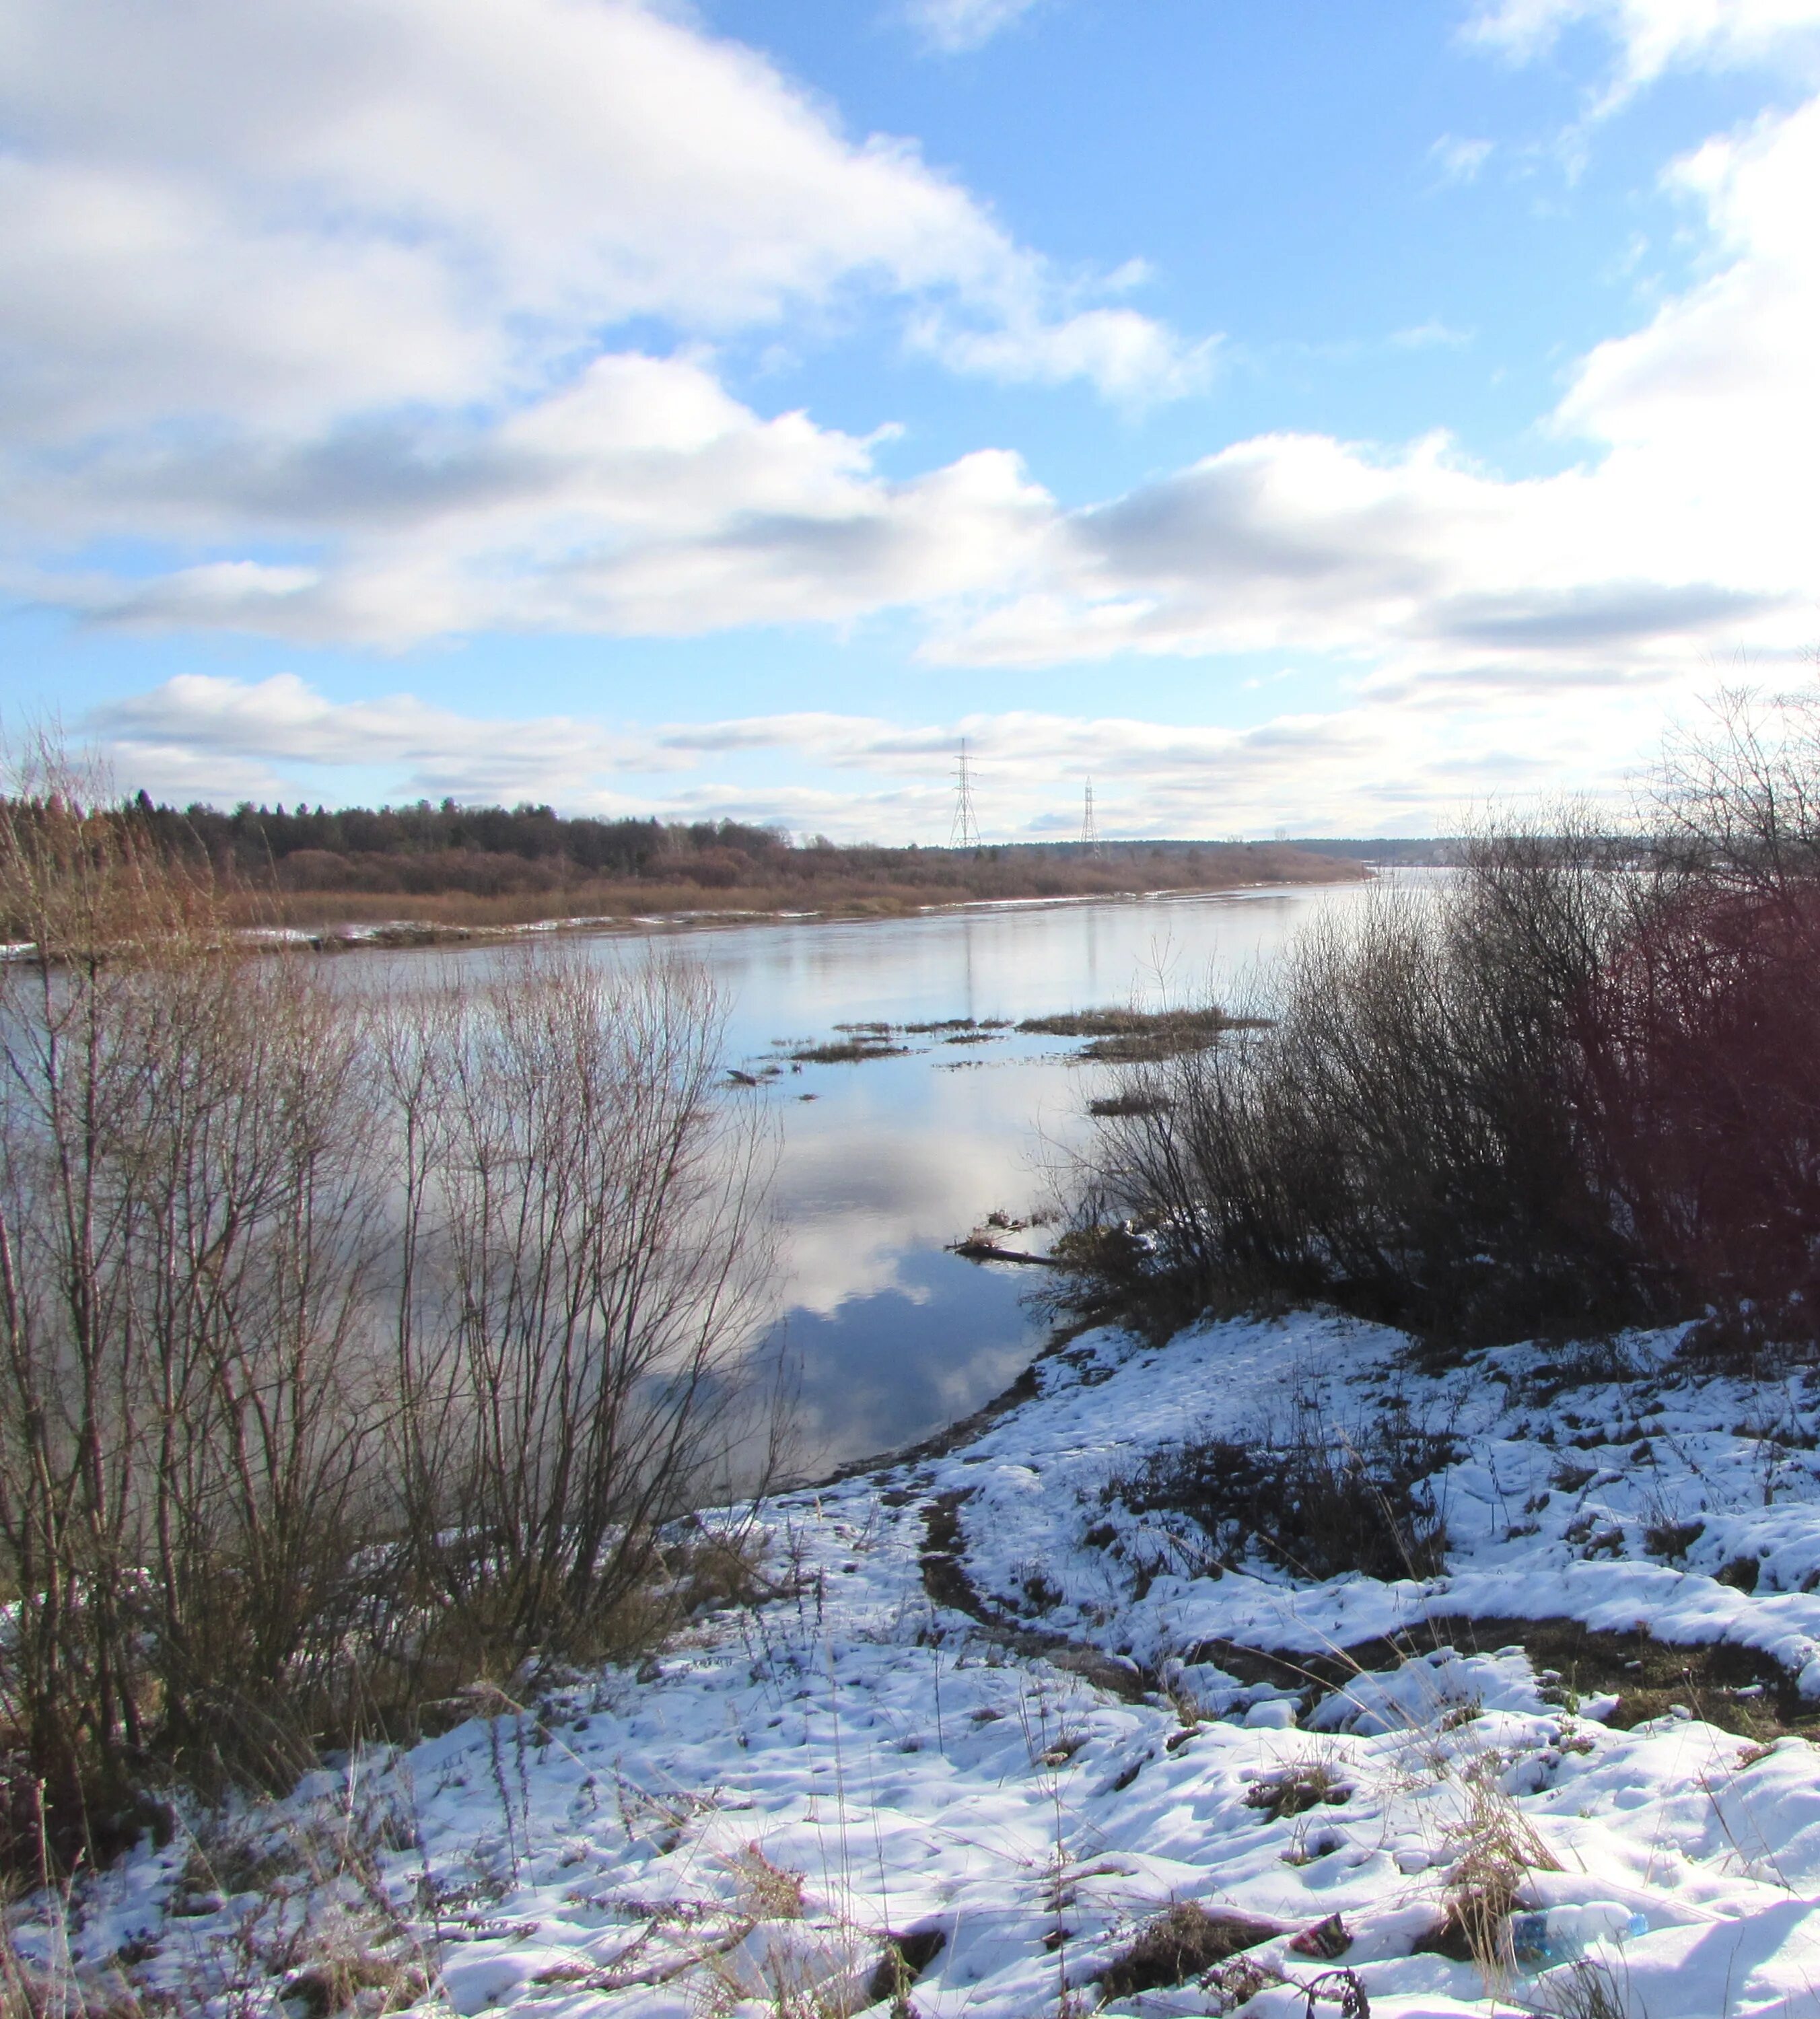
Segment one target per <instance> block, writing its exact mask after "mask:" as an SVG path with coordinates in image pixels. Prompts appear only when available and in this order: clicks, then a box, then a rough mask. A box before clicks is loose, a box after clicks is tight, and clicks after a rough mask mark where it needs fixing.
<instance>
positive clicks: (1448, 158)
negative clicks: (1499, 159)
mask: <svg viewBox="0 0 1820 2019" xmlns="http://www.w3.org/2000/svg"><path fill="white" fill-rule="evenodd" d="M1491 155H1492V143H1491V142H1490V141H1489V140H1461V139H1459V137H1458V136H1456V135H1454V134H1452V133H1444V134H1442V135H1441V138H1440V139H1439V140H1437V141H1436V142H1435V143H1434V146H1433V147H1430V149H1429V150H1428V158H1429V159H1430V161H1433V162H1434V165H1435V167H1436V169H1438V171H1439V172H1440V175H1441V180H1442V181H1443V182H1448V183H1470V182H1476V181H1477V179H1478V174H1479V171H1480V169H1482V168H1483V167H1484V166H1485V163H1486V162H1487V161H1488V160H1490V158H1491Z"/></svg>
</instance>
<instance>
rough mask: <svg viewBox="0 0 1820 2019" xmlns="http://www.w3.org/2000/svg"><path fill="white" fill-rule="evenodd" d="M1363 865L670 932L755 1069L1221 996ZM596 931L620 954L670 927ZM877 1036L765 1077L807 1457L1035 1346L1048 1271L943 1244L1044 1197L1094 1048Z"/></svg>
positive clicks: (936, 1418) (666, 944) (1013, 1363)
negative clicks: (1290, 880) (1098, 1011)
mask: <svg viewBox="0 0 1820 2019" xmlns="http://www.w3.org/2000/svg"><path fill="white" fill-rule="evenodd" d="M1429 874H1430V875H1432V874H1433V872H1429ZM1422 876H1423V872H1405V878H1410V879H1421V878H1422ZM1399 880H1403V879H1399ZM1370 887H1371V886H1369V885H1365V884H1360V883H1349V884H1330V885H1322V886H1312V887H1311V886H1283V887H1277V888H1271V889H1266V890H1247V891H1240V892H1232V893H1227V894H1219V895H1207V894H1194V895H1188V896H1182V897H1155V898H1140V899H1123V900H1117V901H1105V902H1099V901H1096V902H1092V903H1071V904H1046V905H1040V906H1036V905H1016V906H1012V905H1006V906H984V907H971V908H966V909H965V910H960V911H948V912H929V913H924V914H922V915H919V916H915V917H912V918H906V919H889V920H885V919H879V920H866V921H852V922H839V923H836V922H828V923H817V922H798V923H787V924H780V925H763V926H742V927H736V928H733V929H730V930H720V931H714V932H706V933H699V934H697V935H694V936H692V937H691V938H690V939H689V940H688V941H687V942H686V946H687V953H688V955H689V956H690V957H691V959H697V960H699V961H701V962H702V963H703V964H704V965H705V966H707V967H708V968H709V970H711V971H712V973H713V975H714V977H715V978H716V981H717V982H718V983H719V984H720V988H721V989H722V991H723V995H724V996H725V998H726V999H727V1001H728V1002H729V1003H730V1006H731V1011H730V1024H729V1053H728V1056H729V1059H730V1061H731V1063H733V1064H737V1065H741V1066H743V1067H746V1068H748V1069H753V1068H756V1067H760V1066H761V1065H762V1064H764V1063H767V1062H769V1061H774V1060H777V1059H778V1058H779V1057H782V1056H784V1055H785V1053H786V1052H787V1050H788V1049H789V1048H790V1046H797V1047H800V1046H802V1045H803V1043H806V1042H826V1041H827V1040H828V1039H829V1038H831V1037H832V1036H834V1035H836V1028H837V1027H838V1026H839V1025H840V1024H860V1023H865V1022H880V1023H890V1024H906V1023H933V1022H937V1021H939V1020H944V1019H947V1018H952V1017H974V1018H978V1019H981V1020H984V1019H988V1018H1004V1019H1006V1020H1010V1021H1011V1022H1013V1023H1015V1022H1017V1021H1018V1020H1021V1019H1023V1018H1024V1017H1038V1016H1043V1015H1047V1014H1053V1013H1057V1012H1060V1011H1065V1010H1069V1009H1090V1008H1094V1007H1097V1006H1103V1005H1108V1004H1117V1005H1123V1004H1127V1003H1134V1004H1137V1005H1138V1006H1145V1007H1156V1006H1162V1005H1163V1004H1165V1003H1168V1004H1180V1003H1184V1002H1205V1001H1207V1000H1209V999H1211V1000H1213V1001H1215V1002H1231V1000H1232V999H1233V997H1234V995H1235V993H1237V992H1239V991H1242V989H1243V988H1245V984H1246V982H1247V980H1248V978H1249V977H1253V976H1255V975H1259V974H1262V973H1266V972H1267V970H1268V968H1269V967H1270V966H1271V963H1272V962H1273V961H1274V959H1275V957H1276V956H1277V955H1278V954H1279V953H1280V952H1281V950H1282V948H1283V946H1284V944H1285V942H1286V941H1287V940H1288V939H1289V937H1290V936H1291V934H1292V933H1293V932H1294V931H1295V930H1296V928H1297V927H1298V926H1300V925H1302V924H1303V923H1306V922H1307V920H1309V919H1311V917H1312V916H1313V915H1314V914H1315V913H1317V912H1323V911H1327V912H1331V911H1333V910H1336V909H1339V910H1342V911H1343V910H1346V909H1349V908H1351V907H1354V906H1355V905H1357V904H1359V903H1361V901H1365V894H1366V892H1367V891H1368V890H1369V889H1370ZM598 944H600V945H601V946H602V947H603V948H608V947H611V948H612V949H613V950H614V952H615V955H616V957H619V958H627V957H633V958H636V957H638V956H637V954H636V952H635V951H634V949H636V948H637V947H639V946H640V944H644V945H650V944H658V945H660V946H662V947H663V948H665V950H666V951H671V950H674V948H675V947H676V941H673V940H672V941H658V942H643V943H640V942H628V941H625V940H623V939H615V940H611V941H600V942H599V943H598ZM779 1040H783V1041H786V1042H785V1046H783V1048H782V1049H781V1050H780V1049H779V1047H778V1041H779ZM894 1042H896V1043H897V1044H901V1045H907V1046H909V1047H910V1048H911V1049H909V1050H908V1053H906V1054H905V1055H904V1056H902V1057H886V1058H874V1059H868V1060H864V1061H862V1062H861V1063H858V1064H829V1065H817V1064H803V1065H801V1066H798V1067H794V1068H793V1069H792V1068H789V1067H787V1068H786V1070H785V1072H784V1074H783V1075H781V1077H779V1078H774V1079H771V1080H770V1081H768V1082H766V1085H767V1089H768V1091H767V1093H766V1095H765V1096H764V1098H765V1099H767V1100H768V1101H769V1102H770V1103H772V1104H774V1111H775V1115H776V1118H777V1120H778V1124H779V1129H780V1134H781V1147H780V1156H779V1163H778V1173H777V1180H776V1186H775V1191H774V1198H775V1204H776V1209H777V1212H778V1215H779V1216H780V1219H781V1226H782V1230H783V1233H782V1249H783V1252H782V1263H783V1267H782V1281H781V1285H780V1294H781V1300H782V1303H783V1307H784V1315H783V1317H782V1318H781V1320H780V1321H779V1324H780V1328H781V1343H782V1344H783V1346H784V1347H785V1351H786V1352H787V1353H788V1354H789V1356H790V1357H792V1360H793V1361H794V1363H795V1365H796V1372H797V1379H798V1383H799V1391H800V1416H801V1429H800V1437H801V1444H802V1448H801V1452H800V1456H801V1460H802V1463H803V1466H804V1468H805V1469H812V1468H814V1467H815V1466H826V1465H829V1464H832V1463H839V1461H841V1460H843V1459H849V1458H852V1457H855V1456H858V1455H862V1454H865V1453H869V1452H876V1451H882V1450H884V1449H886V1448H890V1447H892V1446H894V1445H897V1444H902V1443H905V1442H906V1441H909V1440H911V1439H913V1438H915V1437H921V1436H924V1435H926V1434H928V1433H929V1432H930V1431H932V1430H937V1429H938V1428H940V1427H941V1426H942V1425H943V1424H944V1423H949V1422H952V1420H954V1419H955V1418H956V1417H959V1416H962V1415H966V1413H967V1412H969V1411H970V1410H972V1409H973V1408H977V1406H978V1405H980V1404H981V1402H983V1401H986V1400H988V1398H989V1397H992V1395H994V1394H997V1393H998V1392H999V1390H1000V1389H1002V1387H1004V1386H1005V1385H1006V1383H1008V1382H1009V1381H1010V1380H1011V1379H1013V1378H1014V1377H1015V1376H1016V1375H1017V1373H1018V1372H1020V1371H1021V1368H1023V1367H1024V1365H1026V1364H1027V1363H1028V1361H1030V1359H1031V1357H1033V1356H1034V1354H1035V1353H1036V1351H1037V1350H1038V1349H1039V1347H1041V1345H1042V1341H1043V1339H1044V1337H1045V1336H1046V1331H1047V1327H1046V1324H1045V1322H1044V1321H1043V1320H1042V1316H1041V1314H1039V1312H1037V1311H1035V1310H1032V1309H1031V1292H1033V1291H1034V1290H1035V1289H1039V1287H1040V1286H1041V1282H1042V1278H1044V1277H1045V1276H1046V1271H1042V1270H1036V1269H1032V1268H1029V1267H1019V1266H1017V1265H1015V1264H1010V1263H991V1264H987V1265H984V1266H981V1264H979V1263H973V1262H968V1261H965V1260H962V1259H961V1258H960V1257H959V1256H955V1255H952V1254H949V1253H948V1252H946V1248H947V1244H948V1243H949V1242H951V1241H955V1240H958V1239H959V1238H961V1237H962V1236H963V1235H964V1234H966V1233H967V1232H968V1231H970V1229H972V1228H973V1227H977V1226H978V1225H979V1224H980V1223H981V1222H983V1221H984V1219H985V1217H986V1216H987V1215H988V1213H991V1212H1003V1213H1005V1214H1006V1216H1008V1217H1010V1219H1012V1220H1024V1219H1027V1218H1028V1216H1030V1214H1031V1212H1033V1211H1036V1210H1040V1209H1042V1207H1043V1206H1044V1205H1045V1204H1046V1202H1048V1201H1049V1200H1050V1198H1051V1197H1052V1195H1053V1187H1054V1183H1055V1182H1056V1180H1057V1176H1059V1175H1060V1173H1061V1171H1062V1169H1064V1167H1065V1163H1066V1159H1067V1157H1068V1152H1069V1151H1070V1150H1071V1148H1073V1147H1075V1146H1076V1145H1077V1144H1079V1142H1080V1141H1081V1140H1082V1136H1083V1133H1084V1131H1085V1129H1086V1125H1087V1124H1086V1102H1087V1100H1089V1098H1090V1097H1092V1096H1093V1095H1094V1094H1096V1093H1101V1092H1104V1091H1105V1090H1106V1088H1107V1085H1108V1081H1109V1080H1110V1078H1111V1076H1112V1074H1113V1072H1114V1071H1115V1069H1114V1068H1111V1067H1103V1066H1095V1065H1091V1064H1079V1063H1077V1062H1076V1061H1075V1053H1076V1052H1077V1051H1078V1049H1079V1047H1078V1046H1073V1045H1071V1044H1069V1043H1068V1042H1067V1041H1066V1040H1064V1039H1058V1038H1048V1037H1035V1036H1024V1035H1019V1034H1017V1033H1016V1032H1006V1033H1005V1034H1003V1035H1001V1036H1000V1037H999V1038H998V1039H997V1040H996V1041H995V1042H991V1043H988V1044H967V1045H951V1044H948V1043H945V1042H942V1040H941V1038H939V1037H938V1036H922V1037H915V1036H910V1037H905V1036H900V1037H897V1038H895V1039H894ZM1008 1239H1009V1241H1010V1245H1019V1244H1018V1243H1017V1239H1016V1237H1015V1236H1011V1237H1008Z"/></svg>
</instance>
